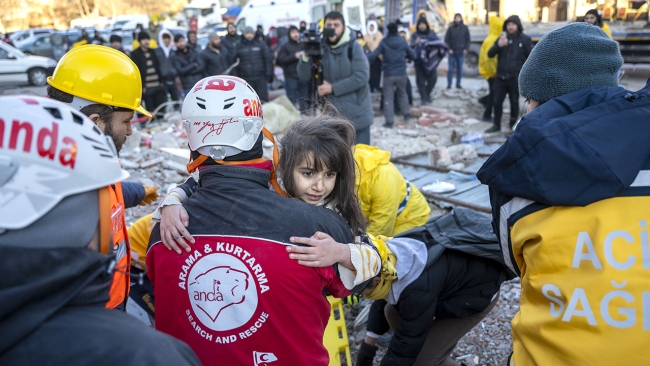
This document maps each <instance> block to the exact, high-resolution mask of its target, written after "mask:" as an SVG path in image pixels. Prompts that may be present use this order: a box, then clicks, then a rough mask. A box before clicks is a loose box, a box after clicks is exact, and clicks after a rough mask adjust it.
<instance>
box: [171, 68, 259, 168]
mask: <svg viewBox="0 0 650 366" xmlns="http://www.w3.org/2000/svg"><path fill="white" fill-rule="evenodd" d="M182 118H183V126H184V128H185V131H186V132H187V137H188V140H189V145H190V149H192V150H193V151H198V152H199V153H200V154H201V155H206V156H210V157H212V158H213V159H216V160H221V159H223V158H225V157H227V156H233V155H237V154H239V153H240V152H242V151H249V150H250V149H252V148H253V146H254V145H255V142H256V141H257V139H258V137H259V135H260V133H261V132H262V128H263V127H264V120H263V116H262V104H261V103H260V99H259V97H258V96H257V93H256V92H255V90H254V89H253V88H252V87H251V86H250V85H248V83H247V82H246V81H244V80H243V79H240V78H238V77H235V76H228V75H217V76H209V77H207V78H204V79H202V80H200V81H199V82H197V83H196V85H194V87H193V88H192V89H191V90H190V92H189V94H188V95H187V96H186V97H185V101H184V102H183V110H182Z"/></svg>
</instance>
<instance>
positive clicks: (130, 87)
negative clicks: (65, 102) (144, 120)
mask: <svg viewBox="0 0 650 366" xmlns="http://www.w3.org/2000/svg"><path fill="white" fill-rule="evenodd" d="M47 83H48V84H50V85H51V86H53V87H55V88H56V89H59V90H61V91H63V92H66V93H68V94H72V95H74V96H76V97H79V98H83V99H87V100H90V101H93V102H97V103H98V104H104V105H108V106H112V107H120V108H126V109H131V110H134V111H136V112H138V113H141V114H144V115H146V116H148V117H151V113H149V112H147V110H146V109H144V108H143V107H142V105H140V103H141V102H142V78H141V77H140V71H139V70H138V67H137V66H136V65H135V64H134V63H133V61H131V59H130V58H128V57H127V56H126V55H125V54H124V53H122V52H120V51H118V50H115V49H113V48H110V47H106V46H99V45H84V46H80V47H75V48H73V49H71V50H70V51H69V52H68V53H66V54H65V55H64V56H63V57H62V58H61V60H60V61H59V63H58V64H57V66H56V69H54V74H53V75H52V76H50V77H48V78H47Z"/></svg>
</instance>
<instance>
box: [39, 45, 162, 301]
mask: <svg viewBox="0 0 650 366" xmlns="http://www.w3.org/2000/svg"><path fill="white" fill-rule="evenodd" d="M47 83H48V84H49V85H48V88H47V94H48V97H49V98H51V99H54V100H58V101H60V102H64V103H67V104H68V105H69V106H70V107H72V108H74V109H75V110H77V111H79V112H81V113H82V114H84V115H86V116H88V118H90V119H91V120H92V121H93V122H94V123H95V124H96V125H97V127H99V129H100V130H101V131H102V132H103V133H104V134H105V135H107V136H109V137H111V139H112V140H113V143H114V144H115V147H116V150H117V152H118V153H119V151H120V149H121V148H122V145H123V144H124V142H125V141H126V139H127V137H128V136H130V135H131V119H132V118H133V113H134V112H135V111H137V112H139V113H141V114H144V115H147V116H149V117H150V116H151V114H150V113H149V112H147V110H146V109H144V108H143V107H142V106H141V105H140V102H141V100H142V79H141V77H140V72H139V71H138V67H137V66H136V65H135V64H134V63H133V61H131V59H129V58H128V57H127V56H126V55H125V54H124V53H122V52H119V51H117V50H115V49H112V48H110V47H104V46H98V45H87V46H83V47H77V48H74V49H72V50H71V51H70V52H68V53H66V54H65V56H63V58H61V60H60V61H59V63H58V64H57V67H56V69H55V70H54V74H53V75H52V76H50V77H49V78H47ZM157 190H158V187H156V186H152V187H149V186H144V185H142V184H140V183H136V182H123V183H117V184H114V185H111V187H110V191H111V210H112V219H113V246H114V250H115V252H116V253H118V259H119V266H120V267H126V268H128V267H129V263H130V262H131V253H130V245H129V236H128V233H127V229H126V221H125V219H124V210H125V209H127V208H130V207H134V206H136V205H138V204H140V205H145V204H149V203H152V202H154V201H155V200H156V199H157V198H158V193H157ZM128 272H129V270H128V269H127V271H126V272H125V273H121V272H118V273H116V274H115V281H113V285H112V288H111V298H110V300H109V301H108V303H107V304H106V306H107V307H109V308H121V309H125V308H126V306H125V305H126V299H127V297H128V295H129V290H130V286H129V284H130V281H129V279H128V276H127V275H126V273H128Z"/></svg>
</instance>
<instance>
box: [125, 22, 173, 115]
mask: <svg viewBox="0 0 650 366" xmlns="http://www.w3.org/2000/svg"><path fill="white" fill-rule="evenodd" d="M149 41H150V39H149V33H147V32H145V31H141V32H140V33H138V42H140V47H138V48H136V49H135V50H133V52H131V59H132V60H133V62H134V63H135V65H136V66H137V67H138V69H139V70H140V76H141V77H142V99H143V100H144V104H145V105H146V107H147V110H148V111H149V112H153V111H154V110H155V109H156V108H158V106H159V105H161V104H163V103H165V102H166V101H167V90H166V89H165V85H164V84H163V77H162V74H161V72H160V64H159V62H158V58H157V57H156V55H155V54H154V52H153V51H152V50H151V49H150V48H149Z"/></svg>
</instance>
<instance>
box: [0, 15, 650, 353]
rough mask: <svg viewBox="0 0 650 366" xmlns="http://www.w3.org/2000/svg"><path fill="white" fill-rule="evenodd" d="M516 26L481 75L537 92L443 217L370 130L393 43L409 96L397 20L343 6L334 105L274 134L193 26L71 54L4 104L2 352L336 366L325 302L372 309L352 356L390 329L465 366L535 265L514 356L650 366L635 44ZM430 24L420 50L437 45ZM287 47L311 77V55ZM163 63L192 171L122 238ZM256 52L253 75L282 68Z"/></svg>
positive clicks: (643, 149) (252, 43) (138, 197)
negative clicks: (128, 48) (632, 70)
mask: <svg viewBox="0 0 650 366" xmlns="http://www.w3.org/2000/svg"><path fill="white" fill-rule="evenodd" d="M455 23H456V27H460V26H461V25H462V21H455ZM500 23H501V22H500V21H499V20H498V19H495V20H494V23H493V25H492V28H495V29H497V30H498V29H499V28H500V29H501V30H502V32H504V34H502V35H496V34H494V35H493V38H492V41H491V42H492V43H493V44H492V45H490V46H489V49H488V50H487V53H488V58H495V57H498V62H497V64H496V65H492V66H491V68H490V66H489V65H488V67H485V65H484V67H482V71H481V73H482V74H483V75H484V76H485V77H486V79H488V80H489V79H495V80H494V85H493V87H492V91H493V93H494V94H495V98H494V100H495V101H496V100H497V99H498V98H497V96H499V98H501V95H504V94H505V93H513V94H514V93H517V95H518V94H519V93H521V95H522V96H524V97H525V98H527V100H528V107H527V114H526V115H525V116H524V117H523V119H522V120H521V121H520V122H519V123H520V125H519V127H518V128H517V129H516V130H515V131H514V132H513V134H512V135H511V137H510V138H509V139H508V140H507V141H506V143H505V144H504V146H502V147H501V148H499V149H498V150H497V151H496V152H495V153H494V154H493V155H492V156H491V157H490V158H489V159H488V160H487V162H486V163H485V164H484V166H483V167H482V168H481V169H480V171H479V172H478V174H477V177H478V179H479V180H480V181H481V182H482V183H484V184H486V185H488V186H489V189H490V198H491V203H492V207H493V215H492V216H488V215H486V214H479V213H476V212H473V211H471V210H463V209H459V208H457V209H454V210H453V211H452V212H450V213H449V214H447V215H443V216H438V217H433V218H430V208H429V204H428V202H427V201H426V199H425V198H424V196H423V195H422V194H421V193H420V192H419V190H418V188H417V187H416V186H415V185H414V184H413V183H411V182H409V181H408V180H406V179H404V177H403V176H402V175H401V174H400V172H399V170H398V169H397V167H395V166H394V165H393V164H392V163H391V162H390V153H388V152H386V151H383V150H381V149H378V148H376V147H373V146H371V145H369V143H364V141H363V140H364V139H366V138H368V135H367V134H366V132H364V129H367V128H368V126H369V125H368V124H367V122H366V118H367V115H366V114H365V113H368V114H369V115H370V118H371V116H372V115H371V112H368V111H365V109H363V108H360V107H363V106H364V105H365V103H366V99H367V95H368V93H369V89H370V85H369V84H368V78H369V75H370V67H369V64H368V62H367V61H366V60H367V59H368V58H370V59H373V60H374V59H379V56H380V55H382V56H383V57H382V69H383V71H384V73H388V74H389V75H385V78H386V77H387V78H388V81H389V84H390V85H393V86H394V88H395V90H398V91H401V90H403V89H404V84H405V82H404V74H403V67H402V65H401V59H405V58H407V57H411V58H412V57H413V50H412V49H411V48H410V47H409V45H408V44H407V42H406V40H405V39H401V38H400V35H399V33H400V28H399V25H398V24H394V23H393V24H390V25H388V27H387V28H388V32H387V35H386V36H385V37H383V39H381V40H380V41H379V43H378V44H377V47H376V48H375V49H374V50H373V51H372V52H370V53H369V54H368V55H366V54H364V50H363V47H362V46H361V44H359V43H358V42H356V39H355V38H356V37H353V36H352V35H351V31H350V29H349V28H347V27H345V20H344V18H343V16H342V15H341V14H340V13H338V12H332V13H328V14H327V15H325V19H324V24H325V28H328V29H330V31H328V32H329V33H328V34H329V36H328V38H327V39H326V40H325V43H324V45H323V46H324V47H323V48H324V49H323V59H322V62H323V66H324V83H323V84H322V85H320V86H319V87H318V94H319V95H320V96H321V97H323V98H325V99H326V100H327V102H328V103H331V104H333V105H334V106H335V107H336V108H337V110H338V112H336V113H334V112H332V113H330V112H329V110H328V109H326V110H325V112H324V113H322V114H320V115H318V116H303V117H302V118H301V119H300V120H298V121H297V122H295V124H294V125H293V126H292V127H291V129H290V130H289V131H288V132H287V133H286V134H285V135H284V136H283V137H282V138H281V140H280V141H279V145H280V148H279V147H278V144H276V142H275V139H274V137H273V136H272V135H271V134H270V132H269V131H268V130H266V129H265V128H264V119H263V115H262V113H261V107H260V106H261V102H262V98H261V97H260V96H259V95H258V92H257V90H256V89H255V87H254V84H252V83H251V82H248V81H247V80H245V79H244V78H240V77H236V76H230V75H210V76H207V77H204V75H201V76H199V75H193V74H192V73H191V72H190V71H187V70H190V69H194V70H195V69H197V67H198V65H202V66H203V67H206V66H205V65H206V64H208V62H212V61H213V60H214V59H217V58H215V57H214V55H213V54H209V56H205V57H203V56H202V55H203V53H198V52H196V51H194V50H193V48H192V46H191V45H190V44H191V43H192V37H191V35H188V40H187V41H186V40H185V37H183V36H178V35H177V36H175V37H174V45H175V46H176V53H175V54H173V55H172V53H171V51H172V48H171V46H172V43H171V35H170V34H169V33H167V32H164V30H163V31H161V32H160V34H158V38H159V39H160V41H161V42H160V47H159V48H160V49H161V51H160V52H156V51H155V49H154V51H153V52H152V49H151V48H150V45H151V39H150V38H149V37H150V35H149V34H148V33H145V32H144V31H143V32H141V35H139V37H138V42H139V46H138V48H137V49H135V50H134V51H133V52H132V53H131V58H129V57H127V56H126V54H125V53H123V52H120V51H118V50H115V49H111V48H109V47H105V46H99V45H86V46H83V47H76V48H74V49H73V50H71V51H70V52H68V53H67V54H66V55H65V56H64V57H63V58H62V59H61V61H60V63H59V65H58V67H57V69H56V70H55V72H54V74H53V75H52V76H51V77H50V78H48V84H49V85H48V88H47V98H41V97H35V96H3V97H0V106H2V108H0V127H1V128H0V166H2V170H1V171H0V197H2V200H1V201H0V218H1V219H2V220H0V253H1V254H2V255H1V256H0V275H1V276H2V278H3V279H4V281H3V283H2V285H0V333H1V334H2V335H3V336H2V337H0V364H7V365H13V364H20V365H22V364H25V365H50V364H52V365H60V364H69V365H88V364H95V365H113V364H117V363H125V362H127V363H129V364H131V363H132V364H152V365H200V364H203V365H224V364H225V365H246V364H254V365H265V364H269V363H270V364H272V363H276V364H278V365H281V364H292V365H293V364H295V365H321V366H325V365H327V364H328V363H329V356H328V352H327V350H326V349H325V347H324V346H323V343H322V341H323V334H324V332H325V327H326V326H327V322H328V318H329V316H330V311H331V310H330V304H329V302H328V301H327V299H326V297H325V292H327V293H328V294H331V295H333V296H335V297H345V296H348V295H350V294H351V293H354V294H361V295H363V296H365V297H367V298H369V299H372V300H374V303H373V304H372V305H371V308H370V313H369V317H368V319H369V320H368V331H367V334H366V338H365V340H364V341H363V342H362V344H361V347H360V349H359V352H358V357H357V360H356V362H355V364H356V365H358V366H365V365H372V364H373V359H374V357H375V354H376V351H377V347H376V345H375V343H376V341H377V338H378V337H379V336H380V335H381V334H383V333H385V332H387V331H388V329H393V331H394V336H393V338H392V340H391V341H390V345H389V348H388V351H387V353H386V355H385V356H384V357H383V359H382V361H381V364H382V365H431V364H433V365H458V363H457V362H456V361H454V360H453V359H452V358H451V357H450V356H451V353H452V351H453V349H454V347H455V345H456V343H457V342H458V341H459V340H460V338H461V337H463V336H464V335H465V334H466V333H467V332H468V331H469V330H470V329H472V327H474V326H475V325H476V324H478V323H479V322H480V321H481V320H482V319H483V318H484V317H485V316H486V315H487V313H488V312H489V311H490V310H491V309H492V308H493V307H494V306H496V303H497V301H498V298H499V288H500V285H501V283H502V282H503V281H505V280H506V279H511V278H514V277H517V276H518V277H520V279H521V284H522V286H521V311H520V312H519V313H518V314H517V315H516V317H515V319H514V320H513V323H512V334H513V353H512V354H511V357H510V360H509V364H514V365H528V364H553V365H556V364H557V365H565V364H566V365H579V364H643V363H644V362H646V361H647V359H648V357H650V354H649V353H648V349H647V335H646V333H647V331H648V323H649V321H648V311H647V308H648V306H647V303H648V301H649V300H648V296H647V291H646V290H647V288H648V285H649V281H648V279H647V275H646V271H647V267H648V257H649V256H650V254H648V233H647V232H648V229H647V227H648V225H647V219H648V217H647V216H648V214H647V213H648V210H647V207H648V204H649V203H650V202H647V201H648V197H649V196H650V190H649V187H650V173H649V172H650V147H648V146H650V145H648V144H647V143H646V142H647V134H645V133H644V132H643V131H645V132H650V131H649V129H650V127H649V125H648V123H647V121H646V120H647V116H648V114H649V113H650V90H649V87H648V86H646V87H645V88H643V89H641V90H639V91H629V90H625V89H624V88H622V87H620V86H619V85H618V73H619V71H620V69H621V67H622V64H623V59H622V57H621V54H620V50H619V46H618V44H617V43H616V42H614V41H612V40H611V39H610V37H609V36H608V35H607V33H606V32H604V31H603V30H602V29H601V28H600V27H599V26H598V25H597V24H595V25H592V24H587V23H573V24H569V25H566V26H564V27H561V28H559V29H556V30H553V31H551V32H549V33H548V34H546V35H545V36H544V37H543V38H542V39H541V41H540V42H539V43H538V44H537V45H536V46H535V48H533V49H531V48H529V44H528V42H529V41H530V39H529V38H528V39H527V38H526V37H525V36H524V35H523V34H522V31H523V29H522V26H521V22H520V21H519V19H518V18H516V17H510V18H508V19H507V20H506V21H505V22H504V23H503V25H502V26H501V25H500ZM425 25H426V24H425V23H424V22H418V24H417V25H416V29H417V30H416V31H415V32H414V35H415V37H416V38H415V42H414V43H416V44H418V45H420V46H421V47H428V46H427V44H428V42H430V41H434V40H433V39H431V38H430V37H429V31H430V30H429V29H428V25H426V26H425ZM292 30H293V29H292ZM454 32H457V33H453V34H452V35H451V36H450V38H460V41H459V42H464V39H465V38H464V37H465V35H464V32H463V31H462V29H460V28H459V29H456V30H454ZM289 37H290V38H291V34H290V35H289ZM293 41H294V43H293V44H292V43H289V42H288V43H287V44H291V45H292V46H294V47H295V42H296V40H295V39H293ZM210 42H211V45H212V47H213V48H211V49H209V50H208V49H206V50H205V51H203V52H206V51H209V52H212V53H217V54H218V55H219V56H223V57H229V56H228V55H230V53H229V51H230V49H228V47H231V46H232V44H231V46H226V44H227V42H230V40H229V39H228V38H227V37H224V39H220V38H218V37H211V39H210ZM239 42H240V43H235V45H234V54H235V55H239V57H240V58H244V59H245V58H252V57H254V55H259V56H264V55H263V53H265V52H266V51H265V48H264V47H263V45H264V40H262V39H259V38H258V37H257V36H256V32H254V31H253V29H252V28H251V29H246V30H245V32H244V37H243V38H241V39H240V40H239ZM240 44H241V45H242V46H240ZM448 48H449V50H450V51H451V52H453V53H452V55H453V54H455V55H457V56H459V58H462V57H461V54H463V53H464V51H463V50H464V48H462V47H460V45H459V46H458V48H457V47H455V46H454V47H448ZM567 49H570V50H572V52H571V53H570V54H567V52H566V50H567ZM166 50H167V51H166ZM222 50H223V53H222V52H221V51H222ZM217 51H219V52H217ZM288 51H289V52H283V59H284V57H286V61H287V63H295V64H296V71H297V77H296V79H297V80H304V79H305V76H304V75H305V74H307V71H306V70H308V67H309V66H308V65H309V63H310V58H309V57H308V56H307V55H305V54H304V53H299V52H298V51H296V52H291V51H292V50H291V49H289V50H288ZM256 52H261V54H260V53H256ZM445 52H446V49H445ZM161 55H162V57H164V58H166V59H167V58H170V57H171V61H169V60H168V61H167V64H166V65H172V67H174V68H175V69H176V70H177V72H178V75H180V76H181V79H183V78H185V79H183V80H185V82H186V83H187V84H183V87H184V88H185V90H186V91H188V90H192V93H186V96H185V98H184V100H183V107H182V118H183V119H184V120H185V121H187V123H186V124H185V128H186V133H187V136H188V144H189V148H190V163H188V165H187V169H188V171H189V172H190V173H195V174H194V177H192V178H189V179H188V180H187V181H186V182H184V183H183V184H181V185H179V186H178V187H176V188H174V189H173V190H171V192H169V193H168V194H167V196H166V197H165V198H164V199H163V200H162V201H161V202H160V204H159V205H158V207H156V208H155V211H154V212H152V213H151V214H149V215H147V216H145V217H143V218H141V219H140V220H138V222H136V223H135V224H134V225H133V226H132V227H131V228H127V226H126V222H125V216H124V215H125V212H124V210H125V209H126V208H129V207H133V206H134V205H137V204H144V205H146V204H150V203H152V202H154V201H156V199H157V197H158V193H157V187H148V186H143V185H142V184H139V183H132V182H126V181H124V180H125V179H127V177H128V173H127V172H126V171H123V170H122V169H121V167H120V163H119V159H118V158H119V153H120V150H121V148H122V146H123V144H124V142H125V140H126V138H127V137H128V136H129V135H130V134H131V132H132V131H131V119H132V118H133V116H134V114H135V113H136V112H137V113H140V114H142V115H145V116H150V115H151V114H150V112H149V111H147V110H146V109H145V108H144V107H143V106H142V105H141V101H145V103H146V101H147V98H150V100H154V102H155V100H156V98H158V95H162V94H163V92H164V91H166V85H167V81H168V79H166V78H165V77H164V75H166V74H164V73H160V72H159V69H160V68H161V67H164V66H163V62H161V59H158V56H161ZM170 55H171V56H170ZM292 56H293V57H292ZM294 59H295V60H297V63H296V61H294ZM397 59H400V62H397V61H398V60H397ZM162 61H164V60H162ZM251 61H255V62H259V59H256V60H251ZM343 61H345V62H343ZM457 61H458V60H457ZM222 65H223V64H222ZM334 65H338V67H335V66H334ZM363 65H365V67H364V66H363ZM503 65H506V66H503ZM261 66H264V65H261ZM261 66H260V68H249V69H246V70H245V71H243V73H244V76H247V77H249V78H250V77H252V81H253V82H255V81H258V82H259V84H260V85H261V84H262V81H268V79H266V78H267V77H268V76H269V75H268V74H267V72H268V70H267V69H266V68H265V67H261ZM422 66H423V67H424V70H427V68H428V62H423V63H422ZM210 67H219V66H217V65H211V66H210ZM510 67H512V69H515V70H517V73H516V75H515V76H512V74H511V73H510V72H511V71H509V70H510V69H509V68H510ZM186 71H187V72H186ZM346 74H349V75H347V76H346ZM452 76H453V75H452ZM513 79H514V80H513ZM449 80H453V79H449ZM457 81H458V79H457ZM190 82H193V84H189V83H190ZM451 84H452V83H451V82H450V85H449V86H451ZM384 85H388V84H386V83H384ZM497 87H498V88H497ZM515 87H516V89H514V88H515ZM147 92H150V94H149V95H147ZM262 95H264V94H262ZM353 97H354V98H357V99H355V102H356V104H354V108H353V105H352V103H351V102H350V101H349V99H347V98H353ZM390 103H393V101H392V100H391V101H390ZM399 103H400V104H403V103H404V98H403V96H402V97H400V102H399ZM402 107H403V106H402V105H400V108H402ZM499 113H500V112H499ZM496 117H499V118H500V115H498V116H497V114H496V108H495V120H497V119H496ZM9 121H11V123H10V122H9ZM216 121H221V122H216ZM370 123H372V122H370ZM264 138H266V139H268V140H269V141H270V142H271V143H272V144H273V145H274V147H273V157H272V159H266V158H264V157H263V152H264V151H263V147H262V141H263V139H264ZM635 141H636V142H635ZM45 182H46V183H45ZM152 210H154V208H152ZM637 233H638V235H637ZM624 244H635V245H624ZM495 253H496V254H495ZM610 284H611V285H612V286H611V287H610ZM644 291H645V292H644ZM129 314H133V315H134V316H137V317H138V318H136V317H134V316H131V315H129ZM137 319H140V320H142V322H140V320H137ZM143 322H144V323H147V324H148V325H149V326H147V325H145V324H143ZM151 326H153V327H155V330H154V329H152V328H151ZM603 344H608V345H610V346H609V347H603Z"/></svg>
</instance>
